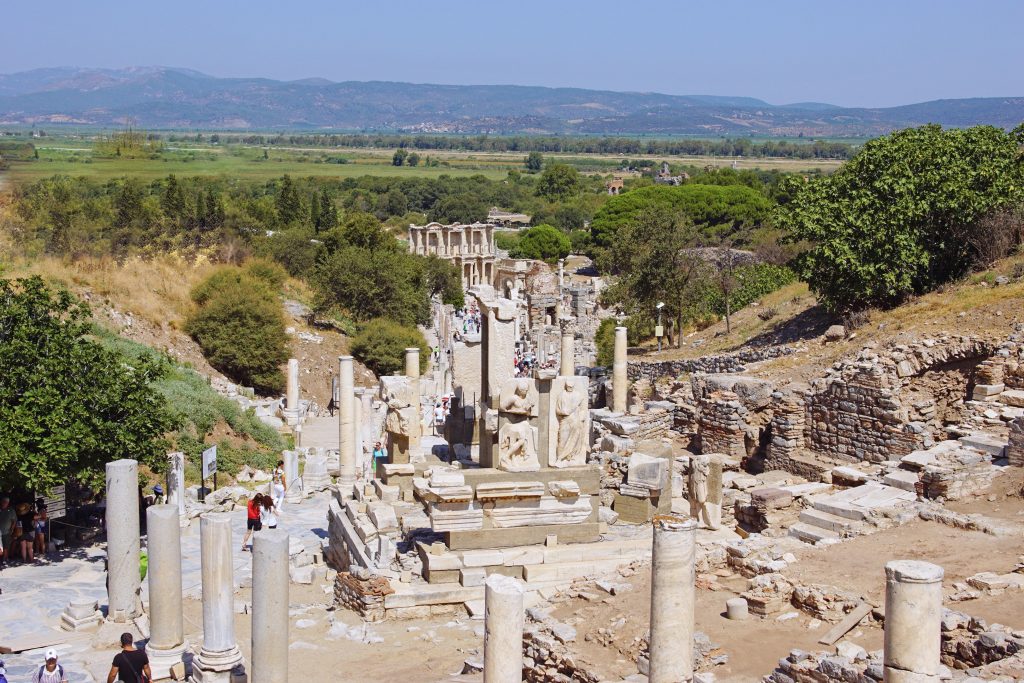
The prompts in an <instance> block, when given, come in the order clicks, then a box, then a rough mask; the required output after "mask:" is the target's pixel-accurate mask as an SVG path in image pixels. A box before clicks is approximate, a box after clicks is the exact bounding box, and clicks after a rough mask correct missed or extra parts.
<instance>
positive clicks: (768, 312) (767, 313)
mask: <svg viewBox="0 0 1024 683" xmlns="http://www.w3.org/2000/svg"><path fill="white" fill-rule="evenodd" d="M778 314H779V312H778V310H776V309H775V308H774V307H772V306H768V307H766V308H762V309H761V310H760V311H758V312H757V317H758V318H760V319H761V320H763V321H765V322H768V321H769V320H771V319H772V318H774V317H775V316H777V315H778Z"/></svg>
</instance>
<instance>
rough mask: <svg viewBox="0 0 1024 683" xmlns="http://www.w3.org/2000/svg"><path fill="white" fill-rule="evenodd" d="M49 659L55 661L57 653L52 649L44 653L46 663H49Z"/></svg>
mask: <svg viewBox="0 0 1024 683" xmlns="http://www.w3.org/2000/svg"><path fill="white" fill-rule="evenodd" d="M51 659H57V651H56V650H54V649H53V648H52V647H51V648H50V649H49V650H47V651H46V661H50V660H51Z"/></svg>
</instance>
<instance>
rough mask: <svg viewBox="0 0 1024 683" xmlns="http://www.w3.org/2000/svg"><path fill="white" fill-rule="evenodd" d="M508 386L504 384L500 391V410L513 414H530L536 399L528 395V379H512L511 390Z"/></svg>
mask: <svg viewBox="0 0 1024 683" xmlns="http://www.w3.org/2000/svg"><path fill="white" fill-rule="evenodd" d="M508 387H509V385H505V388H504V389H503V390H502V392H501V412H503V413H512V414H513V415H530V414H532V413H533V408H534V405H535V404H536V401H535V399H534V397H533V396H531V395H530V380H528V379H516V380H512V391H508Z"/></svg>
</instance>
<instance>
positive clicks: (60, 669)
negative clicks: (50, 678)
mask: <svg viewBox="0 0 1024 683" xmlns="http://www.w3.org/2000/svg"><path fill="white" fill-rule="evenodd" d="M44 671H46V665H45V664H43V665H42V666H40V667H39V673H37V674H36V680H37V681H41V680H43V672H44ZM57 673H59V674H60V680H62V681H63V680H64V667H63V666H61V665H60V664H58V665H57ZM4 680H5V681H6V680H7V679H6V677H5V678H4Z"/></svg>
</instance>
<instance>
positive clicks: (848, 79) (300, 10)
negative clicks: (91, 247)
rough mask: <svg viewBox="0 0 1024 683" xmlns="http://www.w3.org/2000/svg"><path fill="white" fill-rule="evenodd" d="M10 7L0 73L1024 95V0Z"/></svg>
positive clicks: (210, 2)
mask: <svg viewBox="0 0 1024 683" xmlns="http://www.w3.org/2000/svg"><path fill="white" fill-rule="evenodd" d="M0 17H2V23H3V25H4V30H3V31H2V34H3V40H2V41H0V73H11V72H15V71H23V70H27V69H32V68H37V67H45V66H100V67H121V66H134V65H165V66H181V67H189V68H192V69H197V70H199V71H203V72H206V73H209V74H212V75H215V76H266V77H270V78H278V79H297V78H305V77H310V76H320V77H324V78H329V79H331V80H336V81H337V80H394V81H399V80H400V81H412V82H430V83H459V84H471V83H491V84H493V83H515V84H523V85H549V86H573V87H584V88H601V89H610V90H637V91H658V92H664V93H672V94H713V95H748V96H753V97H759V98H762V99H764V100H767V101H769V102H772V103H777V104H778V103H786V102H798V101H811V100H813V101H823V102H831V103H834V104H841V105H849V106H857V105H861V106H885V105H892V104H903V103H909V102H917V101H922V100H929V99H937V98H943V97H973V96H1000V95H1017V96H1020V95H1024V34H1022V33H1021V27H1022V26H1024V0H991V1H990V0H962V1H960V2H952V1H949V0H886V1H883V0H847V1H843V0H815V1H811V0H806V1H792V0H773V1H771V2H765V1H754V0H750V1H749V2H740V1H734V2H706V1H704V2H696V1H690V2H687V1H685V0H661V1H660V2H637V1H632V2H630V1H628V0H619V1H616V2H611V1H606V0H590V1H589V2H583V1H577V0H568V1H566V0H545V1H543V2H540V1H535V0H505V1H503V2H495V1H494V0H457V1H446V0H434V1H433V2H429V1H427V0H416V1H413V0H391V1H386V0H377V1H373V2H347V1H343V0H334V1H329V0H309V1H303V0H299V1H292V2H281V1H279V0H278V1H275V2H271V1H269V0H245V1H241V0H230V1H229V0H202V1H200V0H178V1H176V2H154V1H151V0H141V1H140V0H134V1H132V2H129V1H127V0H65V1H61V2H54V1H47V0H39V1H37V2H10V3H5V6H4V8H3V10H2V14H0Z"/></svg>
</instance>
